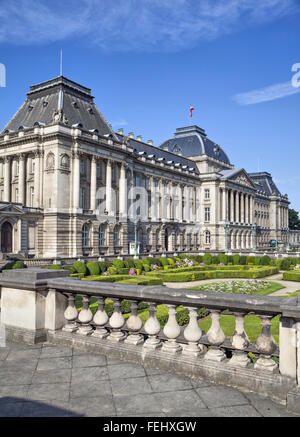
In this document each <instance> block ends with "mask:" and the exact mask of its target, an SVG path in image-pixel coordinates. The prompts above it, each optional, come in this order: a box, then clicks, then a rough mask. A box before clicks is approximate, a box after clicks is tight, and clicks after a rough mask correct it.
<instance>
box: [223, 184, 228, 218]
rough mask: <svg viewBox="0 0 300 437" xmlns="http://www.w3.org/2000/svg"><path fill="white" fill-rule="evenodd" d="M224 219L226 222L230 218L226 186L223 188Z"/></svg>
mask: <svg viewBox="0 0 300 437" xmlns="http://www.w3.org/2000/svg"><path fill="white" fill-rule="evenodd" d="M222 209H223V212H222V220H223V221H224V222H225V221H226V220H227V218H228V215H227V190H226V188H223V192H222Z"/></svg>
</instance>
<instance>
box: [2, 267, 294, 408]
mask: <svg viewBox="0 0 300 437" xmlns="http://www.w3.org/2000/svg"><path fill="white" fill-rule="evenodd" d="M26 270H27V271H24V270H23V271H21V270H14V271H10V270H7V271H4V273H3V274H2V277H1V279H0V285H1V286H2V323H3V324H4V325H5V326H6V328H7V331H8V333H13V334H12V337H14V336H16V335H17V337H18V339H20V336H21V334H20V332H21V331H22V326H23V325H22V324H23V321H22V317H20V315H22V311H24V320H26V323H27V322H28V317H29V316H28V313H30V312H31V313H32V315H31V317H32V318H34V320H42V319H43V317H44V318H45V323H44V324H43V323H42V322H40V324H41V326H40V327H38V326H37V327H36V330H39V335H40V331H41V330H42V331H43V332H44V333H45V336H46V338H47V339H48V341H50V342H52V343H55V344H64V345H69V346H72V347H77V348H79V349H83V350H86V351H91V352H92V351H93V352H98V353H103V354H106V355H109V356H112V357H118V358H121V359H125V360H128V361H131V362H139V363H143V364H144V365H150V366H156V367H157V366H158V367H161V368H162V369H164V370H166V371H174V372H176V373H180V374H185V375H187V376H192V377H204V378H206V379H209V380H211V381H212V382H219V383H222V384H226V385H232V386H236V387H241V388H244V389H247V390H253V391H256V392H259V393H262V394H267V395H269V396H272V397H274V398H278V399H280V400H281V401H282V400H284V401H286V400H287V398H288V396H290V397H291V396H294V394H293V395H291V394H290V393H291V390H293V389H294V390H295V389H296V390H298V383H299V380H298V378H299V374H300V372H299V370H300V366H299V359H298V356H299V349H300V347H299V345H298V343H299V341H298V343H297V338H299V334H298V330H299V323H298V320H299V319H300V306H299V305H298V298H297V297H291V298H288V299H284V298H280V297H270V296H258V295H256V296H251V295H242V294H229V293H225V292H224V293H219V292H209V291H207V292H204V291H198V290H197V291H196V290H188V289H169V288H167V287H164V286H138V285H130V284H114V283H107V282H89V281H78V280H73V279H71V278H69V277H65V276H66V275H67V274H68V273H67V272H65V271H53V270H52V271H49V270H38V269H26ZM17 290H19V292H20V299H21V300H22V299H23V300H22V302H24V294H25V295H26V293H29V292H30V293H36V294H37V295H38V296H40V297H39V299H40V301H39V304H38V303H36V302H37V301H38V300H36V301H35V302H33V301H32V302H31V303H27V304H26V303H25V306H24V303H23V309H22V308H20V306H18V295H16V291H17ZM12 293H13V294H14V298H15V308H13V307H12V306H11V296H12ZM41 296H44V298H43V299H44V300H43V299H42V297H41ZM41 299H42V301H43V302H44V304H43V305H44V306H43V305H42V304H41ZM107 299H110V300H112V301H113V312H112V313H111V314H107V312H106V311H105V302H106V300H107ZM123 300H126V301H128V302H129V304H130V309H131V312H130V314H128V318H127V320H125V318H124V315H123V314H122V312H121V302H122V301H123ZM28 302H29V301H28ZM78 302H80V303H79V305H78ZM91 302H93V304H94V305H93V309H94V311H92V309H91V307H90V304H91ZM95 302H97V304H96V305H95ZM141 302H143V303H145V304H146V305H147V306H148V311H149V317H148V318H147V320H146V321H145V322H143V321H142V319H141V318H140V317H139V312H138V305H139V303H141ZM75 303H76V305H75ZM26 305H27V307H26ZM34 305H35V307H34V308H33V306H34ZM159 305H164V306H166V307H167V309H168V319H167V322H166V324H165V326H164V327H163V328H162V327H161V324H160V322H159V320H158V317H157V308H158V306H159ZM179 306H180V307H183V308H185V309H186V312H187V313H188V320H187V323H186V324H185V325H184V326H179V324H178V322H177V318H176V309H177V308H178V307H179ZM203 307H205V308H206V309H207V310H208V311H209V313H210V318H211V326H210V328H209V330H208V331H207V333H204V332H203V331H202V330H201V329H200V327H199V318H198V311H199V309H200V308H203ZM224 310H229V311H230V314H231V315H232V316H234V318H235V330H234V333H233V335H232V336H231V337H230V338H226V336H225V333H224V332H223V329H222V325H221V323H220V317H221V314H222V312H223V311H224ZM37 312H38V313H39V314H37ZM17 314H18V315H17ZM247 315H251V316H257V317H258V318H259V319H260V322H261V332H260V333H259V335H258V337H257V339H256V340H255V342H254V343H251V342H250V340H249V338H248V335H247V330H246V329H245V324H244V322H245V317H246V316H247ZM275 316H278V317H279V347H278V346H277V344H276V341H275V340H274V338H273V336H272V334H271V320H272V319H273V318H274V317H275ZM29 318H30V317H29ZM49 320H50V321H49ZM24 323H25V322H24ZM35 323H36V322H35ZM23 328H24V332H25V334H26V335H25V334H24V336H23V337H22V336H21V337H22V338H25V337H26V336H27V338H28V329H27V328H26V329H25V325H24V326H23ZM16 329H17V334H14V332H15V331H14V330H16ZM297 335H298V337H297ZM250 352H251V354H250V356H249V353H250ZM293 393H294V392H293ZM297 393H298V392H297ZM297 396H298V395H297ZM299 396H300V394H299ZM293 399H294V398H293ZM297 399H298V398H297ZM298 402H299V401H298ZM298 405H299V403H298ZM299 411H300V408H299Z"/></svg>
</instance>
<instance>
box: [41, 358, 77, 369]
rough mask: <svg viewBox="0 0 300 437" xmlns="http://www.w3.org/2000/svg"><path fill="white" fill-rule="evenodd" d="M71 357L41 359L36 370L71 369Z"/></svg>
mask: <svg viewBox="0 0 300 437" xmlns="http://www.w3.org/2000/svg"><path fill="white" fill-rule="evenodd" d="M71 368H72V357H59V358H41V359H40V360H39V362H38V366H37V370H54V369H71Z"/></svg>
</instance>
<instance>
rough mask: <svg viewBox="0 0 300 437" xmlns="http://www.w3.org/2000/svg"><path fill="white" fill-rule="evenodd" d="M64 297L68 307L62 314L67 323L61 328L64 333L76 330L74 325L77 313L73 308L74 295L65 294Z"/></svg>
mask: <svg viewBox="0 0 300 437" xmlns="http://www.w3.org/2000/svg"><path fill="white" fill-rule="evenodd" d="M66 295H67V297H68V306H67V308H66V310H65V312H64V317H65V319H66V321H67V324H66V325H65V326H64V327H63V328H62V330H63V331H66V332H74V331H77V329H78V327H77V324H76V320H77V317H78V311H77V309H76V307H75V296H74V294H70V293H66Z"/></svg>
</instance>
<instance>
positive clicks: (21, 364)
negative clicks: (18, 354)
mask: <svg viewBox="0 0 300 437" xmlns="http://www.w3.org/2000/svg"><path fill="white" fill-rule="evenodd" d="M37 364H38V360H37V359H36V358H32V359H22V360H2V361H0V372H5V371H16V372H18V370H22V371H24V372H29V371H34V370H35V369H36V368H37Z"/></svg>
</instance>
